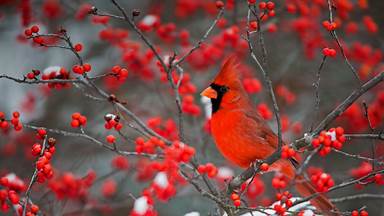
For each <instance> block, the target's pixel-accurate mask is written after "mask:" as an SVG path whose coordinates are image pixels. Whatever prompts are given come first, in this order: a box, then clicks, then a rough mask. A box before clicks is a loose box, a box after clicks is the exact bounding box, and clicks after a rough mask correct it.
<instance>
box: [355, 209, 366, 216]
mask: <svg viewBox="0 0 384 216" xmlns="http://www.w3.org/2000/svg"><path fill="white" fill-rule="evenodd" d="M368 215H369V214H368V212H367V211H365V210H362V211H360V212H359V211H358V210H354V211H352V212H351V216H368Z"/></svg>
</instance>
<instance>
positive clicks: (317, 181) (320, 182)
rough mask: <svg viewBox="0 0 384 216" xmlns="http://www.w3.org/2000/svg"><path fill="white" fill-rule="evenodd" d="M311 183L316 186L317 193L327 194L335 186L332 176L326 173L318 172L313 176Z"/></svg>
mask: <svg viewBox="0 0 384 216" xmlns="http://www.w3.org/2000/svg"><path fill="white" fill-rule="evenodd" d="M311 182H312V183H313V184H314V185H315V186H316V189H317V191H319V192H327V191H328V189H329V188H330V187H333V186H334V185H335V182H334V181H333V179H332V176H331V175H329V174H327V173H324V172H316V173H315V174H312V176H311Z"/></svg>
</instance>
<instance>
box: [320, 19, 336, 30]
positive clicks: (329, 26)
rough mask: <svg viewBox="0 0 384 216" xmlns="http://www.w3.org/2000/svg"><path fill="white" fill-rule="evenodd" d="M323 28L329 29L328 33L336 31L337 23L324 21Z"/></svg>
mask: <svg viewBox="0 0 384 216" xmlns="http://www.w3.org/2000/svg"><path fill="white" fill-rule="evenodd" d="M322 24H323V27H324V28H325V29H327V30H328V31H334V30H335V29H336V28H337V23H336V22H329V21H328V20H326V21H323V23H322Z"/></svg>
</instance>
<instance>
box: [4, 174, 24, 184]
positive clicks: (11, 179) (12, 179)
mask: <svg viewBox="0 0 384 216" xmlns="http://www.w3.org/2000/svg"><path fill="white" fill-rule="evenodd" d="M5 178H7V179H8V181H9V182H12V183H13V184H15V185H19V186H23V185H24V181H23V180H21V179H20V178H19V177H18V176H17V175H16V174H15V173H8V174H7V175H6V176H5Z"/></svg>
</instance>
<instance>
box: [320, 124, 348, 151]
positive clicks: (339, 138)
mask: <svg viewBox="0 0 384 216" xmlns="http://www.w3.org/2000/svg"><path fill="white" fill-rule="evenodd" d="M345 140H346V139H345V136H344V129H343V128H342V127H337V128H331V129H329V130H328V131H321V132H320V135H319V136H318V137H317V138H315V139H313V140H312V146H313V147H314V148H317V147H319V146H322V147H321V149H320V151H319V154H320V156H325V155H327V154H329V153H330V152H331V150H332V147H333V148H335V149H339V150H340V149H341V148H342V147H343V143H344V142H345Z"/></svg>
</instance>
